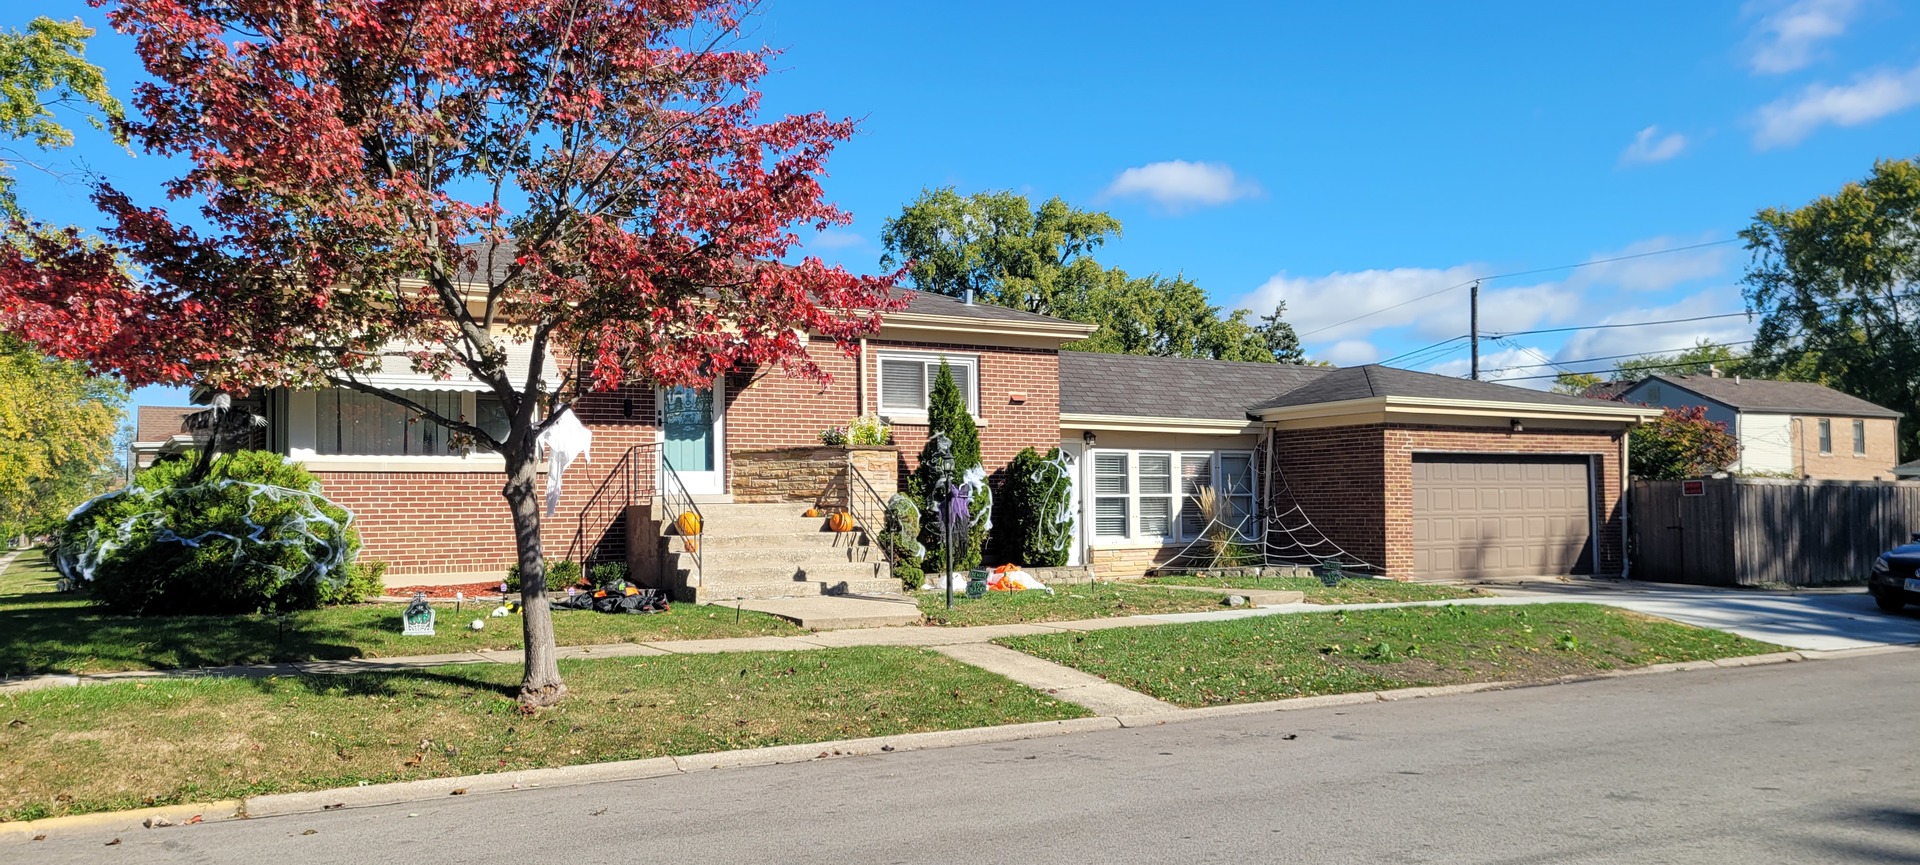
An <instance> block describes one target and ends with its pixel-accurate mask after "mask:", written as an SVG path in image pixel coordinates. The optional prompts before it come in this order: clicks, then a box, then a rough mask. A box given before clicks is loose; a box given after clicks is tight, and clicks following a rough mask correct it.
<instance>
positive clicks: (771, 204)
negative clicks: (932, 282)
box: [0, 0, 903, 705]
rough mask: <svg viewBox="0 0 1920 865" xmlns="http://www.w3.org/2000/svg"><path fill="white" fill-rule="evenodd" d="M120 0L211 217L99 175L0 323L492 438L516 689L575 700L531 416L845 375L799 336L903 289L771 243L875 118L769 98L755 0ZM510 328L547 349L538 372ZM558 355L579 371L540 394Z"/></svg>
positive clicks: (822, 332) (188, 202)
mask: <svg viewBox="0 0 1920 865" xmlns="http://www.w3.org/2000/svg"><path fill="white" fill-rule="evenodd" d="M93 3H94V4H95V5H96V6H101V5H109V4H108V2H107V0H93ZM110 5H111V7H112V8H111V11H110V13H109V18H110V20H111V22H112V23H113V26H114V27H115V28H117V29H119V30H120V31H121V32H123V33H127V34H130V35H131V36H133V37H134V38H135V39H136V40H137V44H138V50H139V53H140V56H141V58H142V59H143V61H144V62H145V65H146V68H147V70H148V72H149V73H151V75H152V77H153V81H152V82H150V83H143V84H141V85H140V86H139V87H138V88H137V90H136V93H135V96H134V104H135V106H136V107H137V109H138V114H139V116H138V117H137V119H134V120H132V121H131V122H130V123H129V127H128V130H129V132H130V133H131V135H132V137H133V140H135V141H136V142H138V143H139V144H141V145H142V146H143V147H144V148H145V149H147V150H148V151H150V152H152V153H155V154H160V155H164V156H174V157H181V158H184V160H185V161H186V163H187V164H188V166H189V167H188V168H187V170H186V172H185V173H184V174H183V175H181V176H180V177H178V178H175V179H173V180H171V181H169V183H168V184H167V186H166V192H167V195H168V197H169V199H170V200H171V202H173V205H174V206H175V207H179V208H186V207H191V208H192V210H193V211H194V212H193V213H192V214H191V218H189V219H183V218H181V217H180V216H178V215H176V214H174V213H170V212H169V210H168V209H167V208H164V207H143V206H140V205H138V204H136V203H135V202H134V201H133V200H132V199H131V198H130V197H128V196H127V195H126V194H124V193H122V192H120V191H118V190H116V189H114V188H112V187H110V186H108V185H106V184H105V183H104V182H103V183H102V184H101V185H99V186H98V187H97V189H96V190H95V194H94V200H95V202H96V203H97V204H98V205H99V207H100V209H101V211H102V212H103V213H104V214H105V215H106V217H107V219H108V223H107V225H106V226H105V227H104V228H103V232H104V235H105V237H104V238H103V239H102V240H103V242H99V241H91V240H88V239H85V238H82V237H80V236H79V235H77V234H73V233H65V234H61V233H51V232H46V231H41V232H39V233H38V234H37V235H35V236H34V237H33V239H31V240H30V241H28V242H26V243H23V244H21V245H17V246H13V247H10V248H7V249H4V250H0V326H4V327H5V328H7V329H8V330H9V331H11V332H13V333H17V334H19V335H21V336H23V337H25V338H27V339H29V340H31V341H33V342H35V343H37V344H38V345H40V346H41V347H42V348H43V349H44V350H46V351H47V352H48V353H50V354H54V355H57V356H60V357H65V358H77V359H85V360H87V361H89V362H91V363H92V364H93V365H94V368H95V369H96V370H98V371H100V372H103V373H115V374H118V375H121V376H124V377H125V378H126V379H127V380H128V381H129V382H130V383H132V384H134V385H143V384H150V383H180V382H189V381H191V382H193V383H196V384H201V385H206V386H211V387H214V388H219V389H224V390H232V391H246V390H249V389H252V388H260V387H294V388H311V387H327V386H331V387H346V388H352V389H354V390H358V391H362V392H365V393H370V394H375V395H377V396H379V397H382V398H384V399H387V400H390V401H392V402H395V403H399V404H401V405H404V406H406V407H408V408H409V409H411V410H412V411H414V412H417V413H418V414H420V415H421V416H424V417H425V418H427V419H429V420H431V421H433V422H436V423H439V424H441V425H442V426H445V427H446V428H448V429H450V430H452V431H454V432H456V433H459V434H462V435H465V436H468V437H470V438H471V439H472V440H473V441H475V442H478V443H481V444H484V445H485V446H487V447H489V448H492V449H494V450H496V451H498V452H499V453H500V454H502V455H503V456H504V457H505V461H506V476H507V482H506V485H505V488H504V490H503V494H504V495H505V497H506V500H507V503H508V505H509V508H510V510H511V512H512V515H513V523H514V531H515V534H516V545H517V553H518V560H519V564H520V571H521V574H522V575H523V578H522V580H521V586H522V589H521V593H522V599H523V601H524V602H525V617H524V622H525V625H524V627H525V637H526V676H525V680H524V681H523V683H522V686H521V691H520V699H521V701H522V703H523V704H526V705H546V704H551V703H553V702H555V701H557V700H559V699H560V698H561V697H562V696H563V695H564V694H565V692H566V687H565V685H564V683H563V682H562V681H561V679H560V674H559V670H558V668H557V667H556V665H555V663H554V651H553V645H554V642H553V630H552V621H551V617H550V614H549V610H548V606H547V599H546V588H545V586H546V581H545V579H544V578H543V574H544V566H543V556H542V551H541V545H540V531H539V528H540V509H539V503H538V496H537V494H536V490H535V477H536V473H537V466H536V463H535V457H536V447H535V438H536V437H537V436H538V435H539V434H540V432H541V431H542V430H543V429H545V428H546V427H547V426H549V425H550V424H552V423H553V422H554V420H555V419H556V411H557V408H558V407H559V406H563V405H565V404H567V403H569V402H570V401H572V400H573V399H575V398H576V397H577V396H578V394H579V392H581V391H582V390H585V389H590V388H611V387H615V386H617V385H619V384H620V383H621V382H624V381H629V380H648V381H653V382H657V383H661V384H667V385H676V384H681V385H695V386H703V385H706V384H707V383H709V382H710V381H711V380H712V379H713V378H714V377H715V376H717V375H721V374H724V373H725V372H726V371H727V370H729V369H731V368H734V367H735V366H736V365H739V364H760V365H769V364H771V365H778V366H781V367H782V368H784V369H785V371H786V372H787V373H788V374H791V375H797V376H805V377H811V378H815V379H820V380H822V381H824V380H825V379H826V375H825V373H824V372H823V371H822V370H821V369H820V368H819V367H818V366H817V365H815V364H814V363H813V361H812V360H811V359H810V358H809V356H808V354H807V348H806V341H805V339H804V338H803V337H802V334H803V333H810V334H813V335H816V336H818V337H825V338H826V341H828V342H831V343H833V344H836V345H837V346H838V348H839V349H840V350H842V351H848V352H851V351H852V350H853V343H854V342H855V341H856V340H857V339H858V338H859V337H860V336H862V335H863V334H866V333H869V332H871V331H872V330H873V329H875V328H877V327H878V325H879V316H880V314H881V313H882V312H885V311H889V310H892V309H896V308H898V307H899V305H900V304H901V303H902V302H903V300H902V299H901V298H899V297H897V296H895V295H894V294H893V293H892V292H891V290H890V289H891V287H892V284H893V277H890V276H889V277H870V276H859V275H855V274H851V273H848V272H847V271H845V270H842V269H840V268H837V267H828V266H826V265H824V264H822V263H821V262H820V261H819V260H818V259H814V258H807V259H805V260H804V261H801V262H800V263H798V264H782V263H780V262H781V261H782V259H784V258H785V257H786V256H787V255H788V253H789V251H790V250H792V249H793V247H794V246H795V245H796V244H797V243H798V236H797V235H796V234H795V231H796V230H798V229H799V228H802V227H812V228H814V229H819V228H824V227H826V226H829V225H834V224H844V223H845V222H847V221H848V216H847V215H846V214H845V213H844V212H842V211H841V210H839V209H838V208H836V207H834V206H833V205H832V204H830V203H828V202H826V201H825V200H824V199H823V197H822V193H821V188H820V185H819V177H820V176H821V174H822V171H823V166H824V160H825V159H826V157H827V155H828V153H829V152H830V151H831V150H832V149H833V147H834V146H835V145H836V144H837V143H838V142H840V141H842V140H844V139H846V138H847V137H848V136H849V135H851V134H852V132H853V131H854V125H853V122H852V121H850V120H844V119H832V118H829V117H826V116H824V115H821V114H818V113H814V114H804V115H793V116H785V117H780V118H777V119H772V120H762V119H760V118H759V115H758V108H759V105H760V94H759V92H758V91H757V90H756V89H755V85H756V83H757V81H758V80H759V79H760V78H761V77H763V76H764V75H765V74H766V73H767V71H768V61H769V59H770V58H771V57H772V56H773V52H772V51H770V50H768V49H765V48H741V47H737V46H738V45H739V44H740V43H741V41H742V39H743V35H742V28H741V23H742V21H741V19H742V16H743V14H744V13H746V12H748V11H750V9H751V5H750V4H743V3H740V2H733V0H596V2H590V3H580V2H571V0H566V2H563V0H217V2H216V0H119V2H114V3H112V4H110ZM189 223H192V224H189ZM508 344H523V345H525V346H527V347H528V349H529V350H530V352H531V364H532V365H531V368H530V370H531V371H530V372H528V373H527V374H526V375H525V376H524V378H523V379H522V377H521V376H509V375H508V370H507V362H506V352H505V346H506V345H508ZM392 356H404V357H407V358H409V359H410V360H411V363H412V365H413V368H414V369H415V370H416V371H421V372H431V373H433V374H435V375H441V376H444V375H449V374H454V373H465V374H470V375H472V376H473V377H474V378H475V379H477V380H478V381H479V382H481V383H482V384H484V386H485V387H486V388H487V389H488V390H489V391H490V392H491V393H492V394H494V395H495V396H497V397H498V398H499V400H500V401H501V404H502V405H503V406H504V408H505V411H506V414H507V416H508V418H509V423H508V425H507V428H508V431H507V433H506V434H505V435H504V436H499V437H496V436H495V435H491V434H489V433H488V431H487V430H484V429H481V428H480V427H479V426H478V425H477V424H476V423H475V422H473V421H471V420H470V419H467V418H462V417H446V416H444V415H441V414H438V413H436V412H435V411H433V410H432V409H431V408H429V407H427V406H423V405H419V404H416V403H415V402H413V401H412V400H409V399H407V398H406V397H405V396H404V395H403V394H401V393H398V392H395V391H392V390H387V389H383V388H380V387H376V386H374V385H371V384H368V383H367V381H365V380H363V379H364V376H365V374H366V373H368V372H371V371H373V370H377V369H378V368H379V367H380V365H381V363H382V361H383V359H384V358H387V357H392ZM549 357H555V358H559V359H561V360H562V361H567V363H565V364H563V368H564V369H567V370H568V372H567V374H566V375H565V377H564V380H563V381H562V382H561V384H560V385H559V387H558V389H557V390H555V391H551V392H550V391H549V390H548V387H549V386H548V384H547V383H545V382H543V381H542V380H541V377H540V375H539V372H538V371H539V370H540V369H541V368H542V366H543V365H544V363H545V361H546V359H547V358H549ZM515 379H522V380H515Z"/></svg>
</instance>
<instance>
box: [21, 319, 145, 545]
mask: <svg viewBox="0 0 1920 865" xmlns="http://www.w3.org/2000/svg"><path fill="white" fill-rule="evenodd" d="M126 400H127V391H126V388H125V387H124V386H122V385H121V384H120V383H119V382H118V381H115V380H112V379H105V378H96V377H94V376H93V375H91V374H89V373H88V371H87V368H86V366H85V365H84V364H81V363H77V362H74V361H65V360H56V359H54V358H50V357H47V356H46V355H43V354H41V353H40V352H38V351H35V350H33V349H31V348H29V347H27V346H26V345H25V344H24V343H22V342H20V341H19V340H17V339H15V338H13V337H10V336H4V335H0V537H8V538H11V537H16V536H18V535H20V534H21V533H31V534H39V533H41V532H44V531H47V530H49V529H51V528H52V527H53V526H54V525H56V524H57V523H58V522H59V521H61V520H63V519H65V518H66V516H67V513H68V512H69V511H71V510H73V508H74V507H75V506H77V505H79V504H80V503H81V502H83V501H86V500H87V499H89V498H91V497H93V496H95V495H98V494H99V493H100V492H101V491H103V490H105V489H106V488H107V486H108V485H109V484H110V483H112V482H113V480H114V479H115V477H116V476H117V474H118V473H117V471H116V470H115V463H114V458H113V457H114V441H115V431H116V430H117V429H118V428H119V426H120V418H121V415H122V413H123V409H124V407H125V405H126Z"/></svg>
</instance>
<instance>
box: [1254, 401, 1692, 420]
mask: <svg viewBox="0 0 1920 865" xmlns="http://www.w3.org/2000/svg"><path fill="white" fill-rule="evenodd" d="M1593 403H1594V404H1593V405H1591V406H1574V405H1542V404H1540V403H1531V402H1507V401H1504V400H1501V401H1494V400H1456V399H1444V398H1440V397H1422V396H1385V397H1381V396H1376V397H1366V398H1363V399H1349V400H1338V401H1335V402H1322V403H1312V404H1309V405H1299V406H1280V407H1277V408H1270V409H1266V410H1264V411H1261V412H1260V413H1259V415H1260V419H1261V420H1265V421H1277V420H1305V419H1311V418H1319V417H1341V416H1347V415H1354V414H1362V413H1368V412H1383V413H1386V414H1388V415H1389V416H1390V417H1389V419H1391V415H1395V414H1400V415H1412V416H1421V415H1448V414H1450V415H1484V416H1488V417H1495V416H1497V417H1507V418H1526V419H1531V420H1614V421H1619V422H1621V423H1642V422H1644V421H1647V420H1651V419H1653V418H1656V417H1659V416H1660V414H1661V411H1660V410H1659V409H1653V408H1648V407H1646V406H1632V405H1625V404H1623V403H1615V402H1607V401H1602V400H1594V401H1593Z"/></svg>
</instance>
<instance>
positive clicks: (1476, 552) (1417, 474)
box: [1413, 454, 1593, 579]
mask: <svg viewBox="0 0 1920 865" xmlns="http://www.w3.org/2000/svg"><path fill="white" fill-rule="evenodd" d="M1592 501H1593V497H1592V496H1591V495H1589V494H1588V492H1587V460H1586V458H1584V457H1516V456H1489V455H1482V454H1475V455H1467V454H1416V455H1414V458H1413V576H1414V579H1435V578H1441V577H1533V576H1546V575H1556V574H1571V573H1586V572H1588V571H1589V570H1591V569H1592V561H1593V560H1592V554H1591V551H1592V534H1593V520H1592V517H1591V515H1590V512H1589V510H1588V508H1589V507H1590V503H1591V502H1592Z"/></svg>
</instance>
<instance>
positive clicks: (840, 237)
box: [806, 228, 867, 249]
mask: <svg viewBox="0 0 1920 865" xmlns="http://www.w3.org/2000/svg"><path fill="white" fill-rule="evenodd" d="M866 244H867V239H866V238H864V237H861V236H860V235H858V234H855V233H853V232H851V231H839V230H837V229H832V228H827V229H822V230H821V231H820V233H819V234H816V235H814V236H813V239H812V240H809V241H807V242H806V245H807V246H808V247H809V248H812V249H854V248H856V247H861V246H865V245H866Z"/></svg>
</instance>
